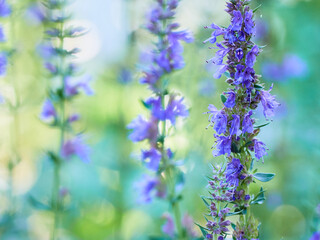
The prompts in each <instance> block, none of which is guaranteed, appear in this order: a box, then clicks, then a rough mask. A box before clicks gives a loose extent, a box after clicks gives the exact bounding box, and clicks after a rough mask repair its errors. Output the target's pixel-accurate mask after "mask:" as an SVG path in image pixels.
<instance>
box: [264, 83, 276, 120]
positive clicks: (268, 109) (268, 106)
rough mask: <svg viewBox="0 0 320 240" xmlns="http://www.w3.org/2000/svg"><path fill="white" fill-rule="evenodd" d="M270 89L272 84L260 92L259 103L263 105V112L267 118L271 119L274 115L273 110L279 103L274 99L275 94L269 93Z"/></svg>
mask: <svg viewBox="0 0 320 240" xmlns="http://www.w3.org/2000/svg"><path fill="white" fill-rule="evenodd" d="M271 90H272V86H271V88H270V90H268V91H264V90H262V91H261V92H260V98H261V103H262V106H263V114H264V116H265V118H266V119H267V120H269V119H271V118H272V117H273V116H274V111H275V109H276V108H277V107H279V105H280V104H279V103H278V102H277V101H276V99H275V96H273V95H271V94H270V91H271Z"/></svg>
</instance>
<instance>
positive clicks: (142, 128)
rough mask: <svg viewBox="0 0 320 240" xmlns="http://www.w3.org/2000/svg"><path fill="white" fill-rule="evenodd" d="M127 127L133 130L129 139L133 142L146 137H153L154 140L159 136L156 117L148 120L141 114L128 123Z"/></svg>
mask: <svg viewBox="0 0 320 240" xmlns="http://www.w3.org/2000/svg"><path fill="white" fill-rule="evenodd" d="M127 128H128V129H131V130H132V132H131V133H130V135H129V139H130V140H131V141H133V142H140V141H143V140H145V139H152V140H153V141H154V140H155V139H156V138H157V134H158V125H157V122H156V121H154V119H151V120H150V121H148V120H146V119H145V118H143V117H142V116H141V115H139V116H138V117H137V118H135V119H134V120H132V122H131V123H130V124H128V126H127Z"/></svg>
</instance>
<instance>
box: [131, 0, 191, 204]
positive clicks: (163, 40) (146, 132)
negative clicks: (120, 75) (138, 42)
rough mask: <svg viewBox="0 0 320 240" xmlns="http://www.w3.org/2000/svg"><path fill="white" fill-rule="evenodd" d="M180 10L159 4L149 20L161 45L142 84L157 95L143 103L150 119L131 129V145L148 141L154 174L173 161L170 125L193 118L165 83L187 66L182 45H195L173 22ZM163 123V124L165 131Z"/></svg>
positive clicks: (171, 0) (173, 3)
mask: <svg viewBox="0 0 320 240" xmlns="http://www.w3.org/2000/svg"><path fill="white" fill-rule="evenodd" d="M177 6H178V1H177V0H168V1H163V0H157V1H156V5H155V7H154V8H153V9H152V10H151V12H150V14H149V16H148V20H149V22H148V24H147V29H148V30H149V31H150V32H151V33H152V34H154V35H156V36H158V42H157V43H156V44H155V45H156V49H155V50H154V51H153V52H152V56H151V62H150V63H149V65H148V66H147V67H146V70H145V71H144V73H143V74H144V76H143V77H142V78H141V80H140V82H141V83H142V84H147V85H148V87H149V89H151V90H152V91H153V96H151V97H149V98H147V99H146V100H145V101H144V102H143V104H144V106H145V107H146V108H147V109H148V110H149V111H150V113H151V114H150V117H149V118H148V119H146V118H145V117H143V116H141V115H139V116H138V117H137V118H136V119H134V120H133V121H132V122H131V123H130V124H129V125H128V126H127V128H128V129H130V130H131V133H130V134H129V139H130V140H131V141H133V142H140V141H144V140H148V142H149V145H150V147H149V149H145V150H142V161H143V163H144V164H145V166H146V167H147V169H149V170H151V171H154V172H157V171H158V170H159V169H160V166H161V164H162V165H163V164H165V161H168V160H170V159H172V152H171V150H170V148H167V149H165V148H164V139H165V137H166V136H165V134H166V124H168V123H169V122H170V124H171V125H173V126H174V125H175V124H176V119H177V118H178V117H180V118H185V117H187V116H188V115H189V112H188V109H187V107H186V105H185V103H184V98H183V97H181V96H179V95H178V94H176V93H169V92H168V90H167V86H166V85H167V84H166V80H165V76H166V75H168V74H169V73H171V72H173V71H174V70H177V69H181V68H182V67H183V66H184V61H183V57H182V52H183V47H182V44H181V42H182V41H184V42H191V41H192V36H191V35H190V34H189V33H188V32H187V31H178V30H177V28H178V27H179V24H177V23H172V22H171V21H170V19H172V18H173V16H174V14H175V9H176V8H177ZM160 123H162V124H163V125H161V126H162V127H161V128H160V127H159V126H160ZM146 180H147V178H146ZM153 186H154V187H155V186H156V185H153ZM142 192H144V190H142ZM144 199H148V200H149V199H150V198H149V197H145V198H144Z"/></svg>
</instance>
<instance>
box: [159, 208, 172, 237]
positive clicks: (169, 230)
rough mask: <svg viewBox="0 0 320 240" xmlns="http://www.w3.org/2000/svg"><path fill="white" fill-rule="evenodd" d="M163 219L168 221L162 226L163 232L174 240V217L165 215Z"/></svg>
mask: <svg viewBox="0 0 320 240" xmlns="http://www.w3.org/2000/svg"><path fill="white" fill-rule="evenodd" d="M162 217H163V218H165V219H166V223H165V224H164V225H163V226H162V232H164V233H165V234H167V235H168V236H170V237H172V238H173V237H174V229H175V226H174V221H173V218H172V216H171V215H170V214H169V213H165V214H163V216H162Z"/></svg>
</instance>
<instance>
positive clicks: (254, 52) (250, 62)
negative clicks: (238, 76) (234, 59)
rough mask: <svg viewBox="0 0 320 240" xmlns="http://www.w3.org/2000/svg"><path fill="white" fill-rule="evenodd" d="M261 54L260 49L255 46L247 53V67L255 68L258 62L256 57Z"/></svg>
mask: <svg viewBox="0 0 320 240" xmlns="http://www.w3.org/2000/svg"><path fill="white" fill-rule="evenodd" d="M258 54H259V47H258V46H257V45H254V46H253V47H252V48H251V50H250V51H249V52H248V53H247V56H246V65H247V67H250V68H253V66H254V63H255V62H256V57H257V56H258Z"/></svg>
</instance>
